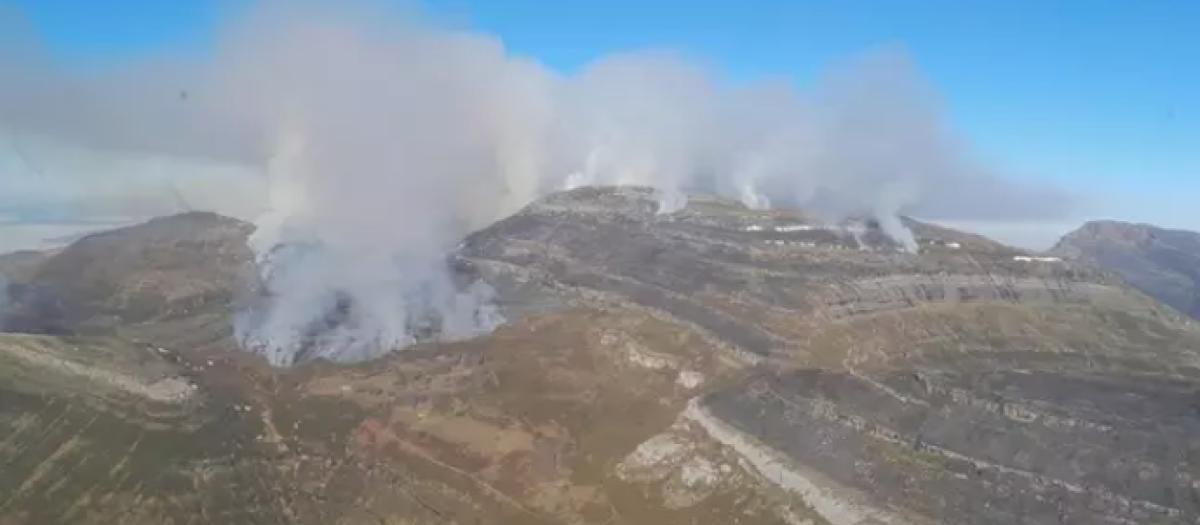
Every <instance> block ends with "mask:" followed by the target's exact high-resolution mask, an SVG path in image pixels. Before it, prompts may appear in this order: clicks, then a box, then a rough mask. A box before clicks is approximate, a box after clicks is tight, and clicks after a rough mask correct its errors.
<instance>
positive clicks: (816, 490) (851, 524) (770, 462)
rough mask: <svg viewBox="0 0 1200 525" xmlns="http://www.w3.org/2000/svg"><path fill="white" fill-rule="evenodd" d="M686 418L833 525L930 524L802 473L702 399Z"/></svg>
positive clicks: (691, 405) (690, 407) (692, 405)
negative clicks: (866, 501) (712, 410)
mask: <svg viewBox="0 0 1200 525" xmlns="http://www.w3.org/2000/svg"><path fill="white" fill-rule="evenodd" d="M683 416H684V418H686V419H688V420H690V421H693V422H695V423H696V424H697V425H699V426H700V427H701V428H703V429H704V431H705V432H707V433H708V435H709V437H711V438H712V439H713V440H715V441H717V442H718V443H721V444H722V445H725V446H727V447H730V448H732V449H733V450H734V451H735V452H737V453H738V455H739V456H741V457H742V458H744V459H745V460H746V461H747V462H749V463H750V464H751V465H753V466H754V469H755V470H756V471H758V474H759V475H761V476H762V477H763V478H765V479H767V480H769V481H770V482H772V483H775V484H776V485H777V486H778V487H780V488H782V489H784V490H787V491H788V492H791V493H793V494H796V495H797V496H799V497H800V499H801V500H803V501H804V503H805V504H806V505H808V506H809V507H812V509H813V510H814V511H816V512H817V514H819V515H820V516H821V517H822V518H824V519H825V520H826V521H828V522H829V523H831V524H832V525H875V524H878V525H931V524H930V522H928V521H926V520H920V519H917V518H908V517H902V516H900V515H899V514H896V513H894V512H890V511H886V510H883V509H878V508H874V507H871V506H869V505H867V504H864V503H862V502H861V501H859V499H860V498H856V497H853V496H852V495H851V494H852V491H851V490H849V489H847V488H844V487H835V486H834V485H835V484H834V483H832V482H829V481H827V480H823V479H821V476H820V475H819V474H816V473H809V472H802V471H801V469H800V468H798V467H795V466H793V465H792V464H791V461H789V460H788V459H786V458H784V457H782V456H780V455H779V454H778V453H776V452H774V451H773V450H771V449H770V448H768V447H766V446H765V445H762V444H760V443H756V442H755V440H754V439H753V438H751V437H749V436H747V435H745V434H744V433H742V432H740V431H738V430H736V429H734V428H732V427H730V426H728V425H726V424H725V423H723V422H721V421H720V420H719V419H717V418H716V416H714V415H712V413H710V412H709V411H708V409H707V408H705V407H704V406H703V404H702V402H701V400H700V398H693V399H692V400H691V401H689V402H688V406H687V409H686V410H685V411H684V413H683Z"/></svg>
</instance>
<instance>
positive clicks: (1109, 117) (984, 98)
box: [0, 0, 1200, 229]
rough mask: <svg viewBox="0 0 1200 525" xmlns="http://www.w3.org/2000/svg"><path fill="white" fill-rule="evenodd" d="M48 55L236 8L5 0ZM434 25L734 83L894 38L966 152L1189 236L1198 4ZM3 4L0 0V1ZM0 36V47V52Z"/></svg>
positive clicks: (568, 9) (1196, 150)
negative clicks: (939, 100)
mask: <svg viewBox="0 0 1200 525" xmlns="http://www.w3.org/2000/svg"><path fill="white" fill-rule="evenodd" d="M242 1H245V0H242ZM6 3H8V4H10V5H11V4H16V5H17V6H18V8H19V9H21V10H22V11H24V12H25V14H26V15H28V16H29V17H30V19H31V20H32V22H33V25H34V27H35V28H36V30H37V31H38V32H39V33H40V36H41V37H42V38H43V39H45V40H46V41H48V42H49V43H50V44H51V46H52V49H53V50H54V51H55V52H56V53H58V54H60V55H62V56H64V57H68V58H70V59H72V60H79V61H90V60H105V59H107V58H110V57H114V56H123V55H129V54H138V53H146V52H153V51H155V50H157V49H162V48H163V47H164V46H188V47H190V48H192V49H196V50H199V51H202V50H203V48H204V45H205V43H206V39H207V38H208V36H209V31H210V30H211V29H212V28H213V27H214V26H215V25H216V24H217V21H218V20H220V18H221V17H222V16H223V15H224V14H227V13H228V12H229V11H230V10H232V9H236V7H237V5H238V4H239V3H241V2H239V0H211V1H200V0H170V1H160V2H150V1H146V0H106V1H104V2H86V1H82V0H17V1H15V2H12V1H10V2H6ZM424 4H425V5H426V7H427V8H428V9H429V10H430V11H431V12H432V13H433V14H434V16H436V17H437V18H439V19H442V20H443V21H446V22H449V23H452V24H458V25H466V26H470V27H472V28H476V29H480V30H483V31H486V32H488V33H491V34H494V35H497V36H499V37H500V38H501V39H503V40H504V41H505V42H506V44H507V45H508V46H509V47H510V48H511V49H512V50H514V51H516V52H517V53H520V54H525V55H530V56H533V57H536V58H538V59H540V60H541V61H543V62H544V63H546V64H548V65H550V66H553V67H556V68H560V69H568V70H569V69H572V68H575V67H578V66H579V65H581V64H583V63H585V62H587V61H588V60H589V59H592V58H595V57H598V56H601V55H605V54H608V53H611V52H613V51H619V50H623V49H636V48H646V47H662V48H671V49H675V50H680V51H682V52H684V53H686V54H689V55H692V56H693V57H696V58H699V59H702V60H705V61H707V62H709V63H711V64H713V65H715V66H716V67H718V68H720V69H722V70H724V71H726V72H728V73H729V74H731V75H733V76H735V77H737V78H745V79H749V78H755V77H764V76H780V75H782V76H788V77H792V78H794V79H796V80H797V81H798V82H804V81H806V80H809V79H811V78H812V77H813V76H814V75H815V74H818V73H819V72H820V71H821V70H823V69H825V68H826V67H828V66H830V65H834V64H836V63H837V62H839V61H841V60H844V59H845V58H847V57H849V56H853V55H855V54H858V53H861V52H864V51H868V50H871V49H873V48H877V47H880V46H887V45H901V46H903V47H904V48H906V49H907V51H908V52H909V53H910V55H911V56H913V57H914V59H915V61H916V63H917V64H918V66H919V67H920V68H921V70H922V71H923V73H924V74H925V75H926V76H927V77H929V78H930V79H931V80H932V81H933V83H934V85H935V86H936V87H937V88H938V89H939V91H940V92H941V94H942V95H943V96H944V98H945V102H946V108H947V113H948V114H949V116H950V119H951V121H952V122H953V124H954V126H955V127H956V128H957V129H958V130H960V131H961V133H962V135H963V136H964V137H965V139H966V140H967V141H968V143H969V144H970V146H971V149H972V151H973V152H974V153H975V154H976V155H977V156H978V157H980V158H982V159H984V160H986V161H988V162H989V163H991V164H992V165H996V166H1000V167H1002V168H1005V170H1006V171H1009V172H1012V173H1016V174H1020V175H1021V176H1026V177H1037V178H1044V179H1049V180H1054V181H1057V182H1060V183H1063V184H1068V185H1072V186H1076V187H1086V188H1088V190H1089V191H1091V192H1094V193H1096V194H1098V195H1100V196H1102V197H1103V198H1108V199H1110V202H1108V203H1107V204H1106V205H1105V206H1104V207H1103V210H1102V211H1103V212H1104V214H1105V215H1112V216H1118V217H1119V218H1125V219H1131V220H1142V221H1148V222H1155V223H1160V224H1163V225H1168V226H1177V227H1188V228H1193V229H1200V210H1198V209H1196V207H1195V206H1194V205H1193V204H1192V200H1193V198H1194V196H1198V195H1200V102H1197V96H1198V95H1200V32H1198V31H1196V30H1195V23H1196V22H1195V21H1196V20H1200V2H1195V1H1187V0H1158V1H1152V2H1151V1H1136V0H975V1H962V0H957V1H955V0H905V1H901V0H873V1H870V2H867V1H863V0H858V1H854V0H841V1H835V0H826V1H816V0H750V1H746V0H740V1H733V0H704V1H698V2H683V1H666V0H664V1H659V2H648V1H645V0H641V1H634V0H603V1H596V0H576V1H573V2H561V1H551V0H504V1H499V0H429V1H427V2H425V3H424ZM2 5H3V3H0V6H2ZM2 42H3V41H2V40H0V43H2Z"/></svg>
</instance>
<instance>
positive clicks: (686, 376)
mask: <svg viewBox="0 0 1200 525" xmlns="http://www.w3.org/2000/svg"><path fill="white" fill-rule="evenodd" d="M675 384H677V385H679V386H681V387H683V388H686V389H688V390H692V389H695V388H697V387H699V386H700V385H702V384H704V374H701V373H700V372H694V371H691V370H684V371H682V372H680V373H679V377H678V378H676V379H675Z"/></svg>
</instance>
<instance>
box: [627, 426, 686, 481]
mask: <svg viewBox="0 0 1200 525" xmlns="http://www.w3.org/2000/svg"><path fill="white" fill-rule="evenodd" d="M691 451H692V447H691V446H690V445H689V444H687V443H685V442H683V440H681V439H680V438H679V437H677V436H675V435H674V434H659V435H657V436H654V437H652V438H650V439H649V440H647V441H646V442H644V443H642V444H641V445H638V447H637V448H636V449H634V451H633V453H631V454H629V456H627V457H626V458H625V460H624V461H622V462H621V463H620V464H619V465H617V476H618V477H620V478H621V479H624V480H626V481H635V480H636V481H657V480H662V479H665V478H666V477H667V476H669V475H671V472H672V471H674V470H675V468H676V467H677V466H678V465H679V463H680V462H682V461H683V459H684V458H685V457H686V456H687V455H688V453H690V452H691Z"/></svg>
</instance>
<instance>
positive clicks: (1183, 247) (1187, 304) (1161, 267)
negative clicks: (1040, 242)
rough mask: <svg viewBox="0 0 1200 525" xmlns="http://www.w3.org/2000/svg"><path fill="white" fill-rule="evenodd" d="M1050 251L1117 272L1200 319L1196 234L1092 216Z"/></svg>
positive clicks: (1198, 235) (1199, 244) (1199, 254)
mask: <svg viewBox="0 0 1200 525" xmlns="http://www.w3.org/2000/svg"><path fill="white" fill-rule="evenodd" d="M1052 252H1054V253H1057V254H1060V255H1062V256H1064V257H1075V258H1079V259H1082V260H1086V261H1090V262H1093V263H1095V264H1097V265H1100V266H1101V267H1104V268H1107V269H1110V270H1112V271H1115V272H1117V273H1119V274H1121V275H1122V276H1123V277H1124V278H1125V279H1126V280H1128V281H1129V283H1130V284H1131V285H1133V286H1134V287H1136V288H1137V289H1139V290H1142V291H1143V292H1146V293H1147V294H1149V295H1150V296H1152V297H1155V298H1156V299H1158V300H1160V301H1162V302H1164V303H1166V304H1168V305H1170V306H1171V307H1173V308H1175V309H1177V310H1179V311H1181V312H1183V313H1185V314H1188V315H1190V316H1192V317H1195V318H1200V233H1196V232H1190V231H1184V230H1170V229H1165V228H1158V227H1155V226H1151V225H1148V224H1131V223H1125V222H1117V221H1094V222H1089V223H1087V224H1084V225H1083V226H1082V227H1080V228H1079V229H1078V230H1075V231H1073V232H1071V233H1068V234H1067V235H1066V236H1064V237H1063V238H1062V239H1061V240H1059V242H1058V244H1057V245H1055V247H1054V248H1053V250H1052Z"/></svg>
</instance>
